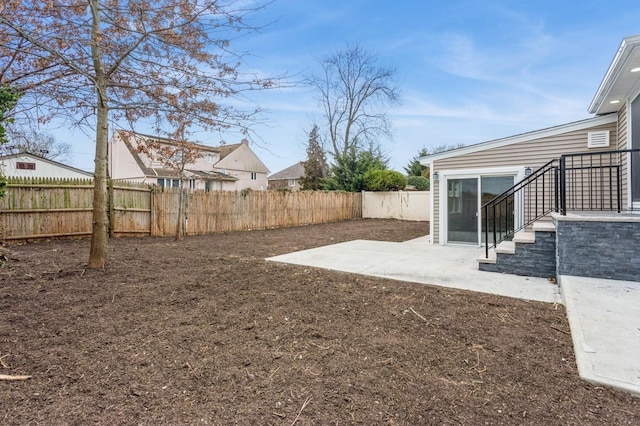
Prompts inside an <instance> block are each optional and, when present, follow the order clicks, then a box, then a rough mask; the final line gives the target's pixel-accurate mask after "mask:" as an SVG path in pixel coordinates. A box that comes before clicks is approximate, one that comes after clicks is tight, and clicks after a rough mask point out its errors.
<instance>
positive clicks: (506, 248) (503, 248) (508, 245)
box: [496, 241, 516, 254]
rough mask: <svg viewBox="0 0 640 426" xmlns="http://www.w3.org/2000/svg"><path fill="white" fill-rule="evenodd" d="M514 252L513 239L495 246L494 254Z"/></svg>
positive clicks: (514, 244)
mask: <svg viewBox="0 0 640 426" xmlns="http://www.w3.org/2000/svg"><path fill="white" fill-rule="evenodd" d="M515 252H516V243H514V242H513V241H503V242H501V243H500V244H498V246H497V247H496V254H498V253H503V254H514V253H515Z"/></svg>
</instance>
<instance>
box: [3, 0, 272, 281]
mask: <svg viewBox="0 0 640 426" xmlns="http://www.w3.org/2000/svg"><path fill="white" fill-rule="evenodd" d="M258 9H260V6H255V5H254V3H253V2H251V3H247V2H245V1H242V0H159V1H153V2H150V1H146V0H57V1H42V0H4V2H3V3H2V4H0V84H3V85H11V86H18V87H20V88H21V89H22V90H23V91H24V93H25V96H23V98H21V101H20V102H21V104H22V107H23V111H24V112H25V114H31V116H33V117H34V118H37V119H39V120H47V119H49V118H51V117H60V116H64V117H66V118H67V119H69V120H70V121H71V122H72V123H73V124H75V125H78V124H87V125H89V126H90V127H91V128H92V129H94V131H95V159H94V162H95V173H94V181H95V189H94V197H93V220H92V222H93V230H92V238H91V249H90V254H89V267H91V268H102V267H104V266H105V264H106V262H107V247H108V242H107V231H108V216H107V208H106V206H107V197H108V192H107V143H108V135H109V123H121V124H122V123H129V124H128V126H127V127H132V125H133V123H135V122H136V121H139V120H141V119H144V120H146V121H147V122H152V123H155V125H154V126H155V129H154V130H155V131H156V133H157V134H166V135H168V136H172V135H173V134H174V133H175V132H178V133H181V132H182V131H181V130H180V131H177V130H176V129H178V128H181V129H187V130H188V129H194V128H196V127H198V128H199V130H202V129H203V130H213V129H217V130H220V129H227V128H230V127H236V126H237V127H239V128H244V127H245V125H246V123H247V120H248V119H249V118H250V117H251V115H252V113H243V112H241V111H238V110H237V109H235V108H233V107H230V106H226V105H223V104H221V103H220V101H221V100H222V99H225V98H229V97H233V96H236V95H238V94H239V93H240V92H241V91H244V90H255V89H263V88H267V87H270V86H271V85H272V81H271V80H261V79H258V78H255V77H253V76H243V75H242V74H241V73H240V72H239V66H240V64H241V62H242V56H241V55H239V54H236V53H234V52H233V51H231V50H230V37H232V36H233V37H235V34H237V33H238V31H243V30H251V29H253V28H252V27H251V26H249V25H248V24H247V23H246V20H247V19H246V18H247V16H248V15H249V14H250V13H252V12H255V11H257V10H258ZM185 131H186V130H185Z"/></svg>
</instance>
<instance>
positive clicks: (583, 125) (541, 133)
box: [419, 114, 618, 165]
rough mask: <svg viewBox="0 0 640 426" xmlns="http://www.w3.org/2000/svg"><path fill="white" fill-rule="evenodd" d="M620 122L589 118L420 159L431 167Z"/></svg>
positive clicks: (614, 117) (607, 118) (610, 118)
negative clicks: (448, 161) (456, 159)
mask: <svg viewBox="0 0 640 426" xmlns="http://www.w3.org/2000/svg"><path fill="white" fill-rule="evenodd" d="M617 120H618V118H617V116H616V115H615V114H609V115H604V116H599V117H593V118H588V119H586V120H580V121H574V122H573V123H568V124H561V125H559V126H554V127H548V128H546V129H541V130H535V131H533V132H527V133H521V134H518V135H515V136H509V137H506V138H501V139H494V140H491V141H487V142H480V143H477V144H474V145H469V146H465V147H462V148H456V149H452V150H449V151H444V152H439V153H437V154H432V155H427V156H425V157H421V158H420V159H419V161H420V164H422V165H429V164H431V163H432V162H433V161H436V160H442V159H445V158H451V157H457V156H458V155H464V154H471V153H474V152H479V151H484V150H487V149H492V148H499V147H502V146H507V145H513V144H516V143H521V142H528V141H532V140H535V139H541V138H546V137H552V136H556V135H560V134H563V133H568V132H574V131H576V130H584V129H588V128H590V127H595V126H601V125H604V124H610V123H615V122H616V121H617Z"/></svg>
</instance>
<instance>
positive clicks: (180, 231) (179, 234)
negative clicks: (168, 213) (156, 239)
mask: <svg viewBox="0 0 640 426" xmlns="http://www.w3.org/2000/svg"><path fill="white" fill-rule="evenodd" d="M182 185H183V183H182V179H181V180H180V197H179V201H178V223H176V237H175V241H182V239H183V236H184V213H185V208H184V205H185V198H186V197H185V196H184V188H182Z"/></svg>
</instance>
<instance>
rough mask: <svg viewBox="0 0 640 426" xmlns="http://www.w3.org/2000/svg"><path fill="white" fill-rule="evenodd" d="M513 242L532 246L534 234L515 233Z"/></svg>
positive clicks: (534, 238) (526, 232)
mask: <svg viewBox="0 0 640 426" xmlns="http://www.w3.org/2000/svg"><path fill="white" fill-rule="evenodd" d="M513 242H514V243H522V244H533V243H535V242H536V233H535V232H528V231H519V232H516V235H514V236H513Z"/></svg>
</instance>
